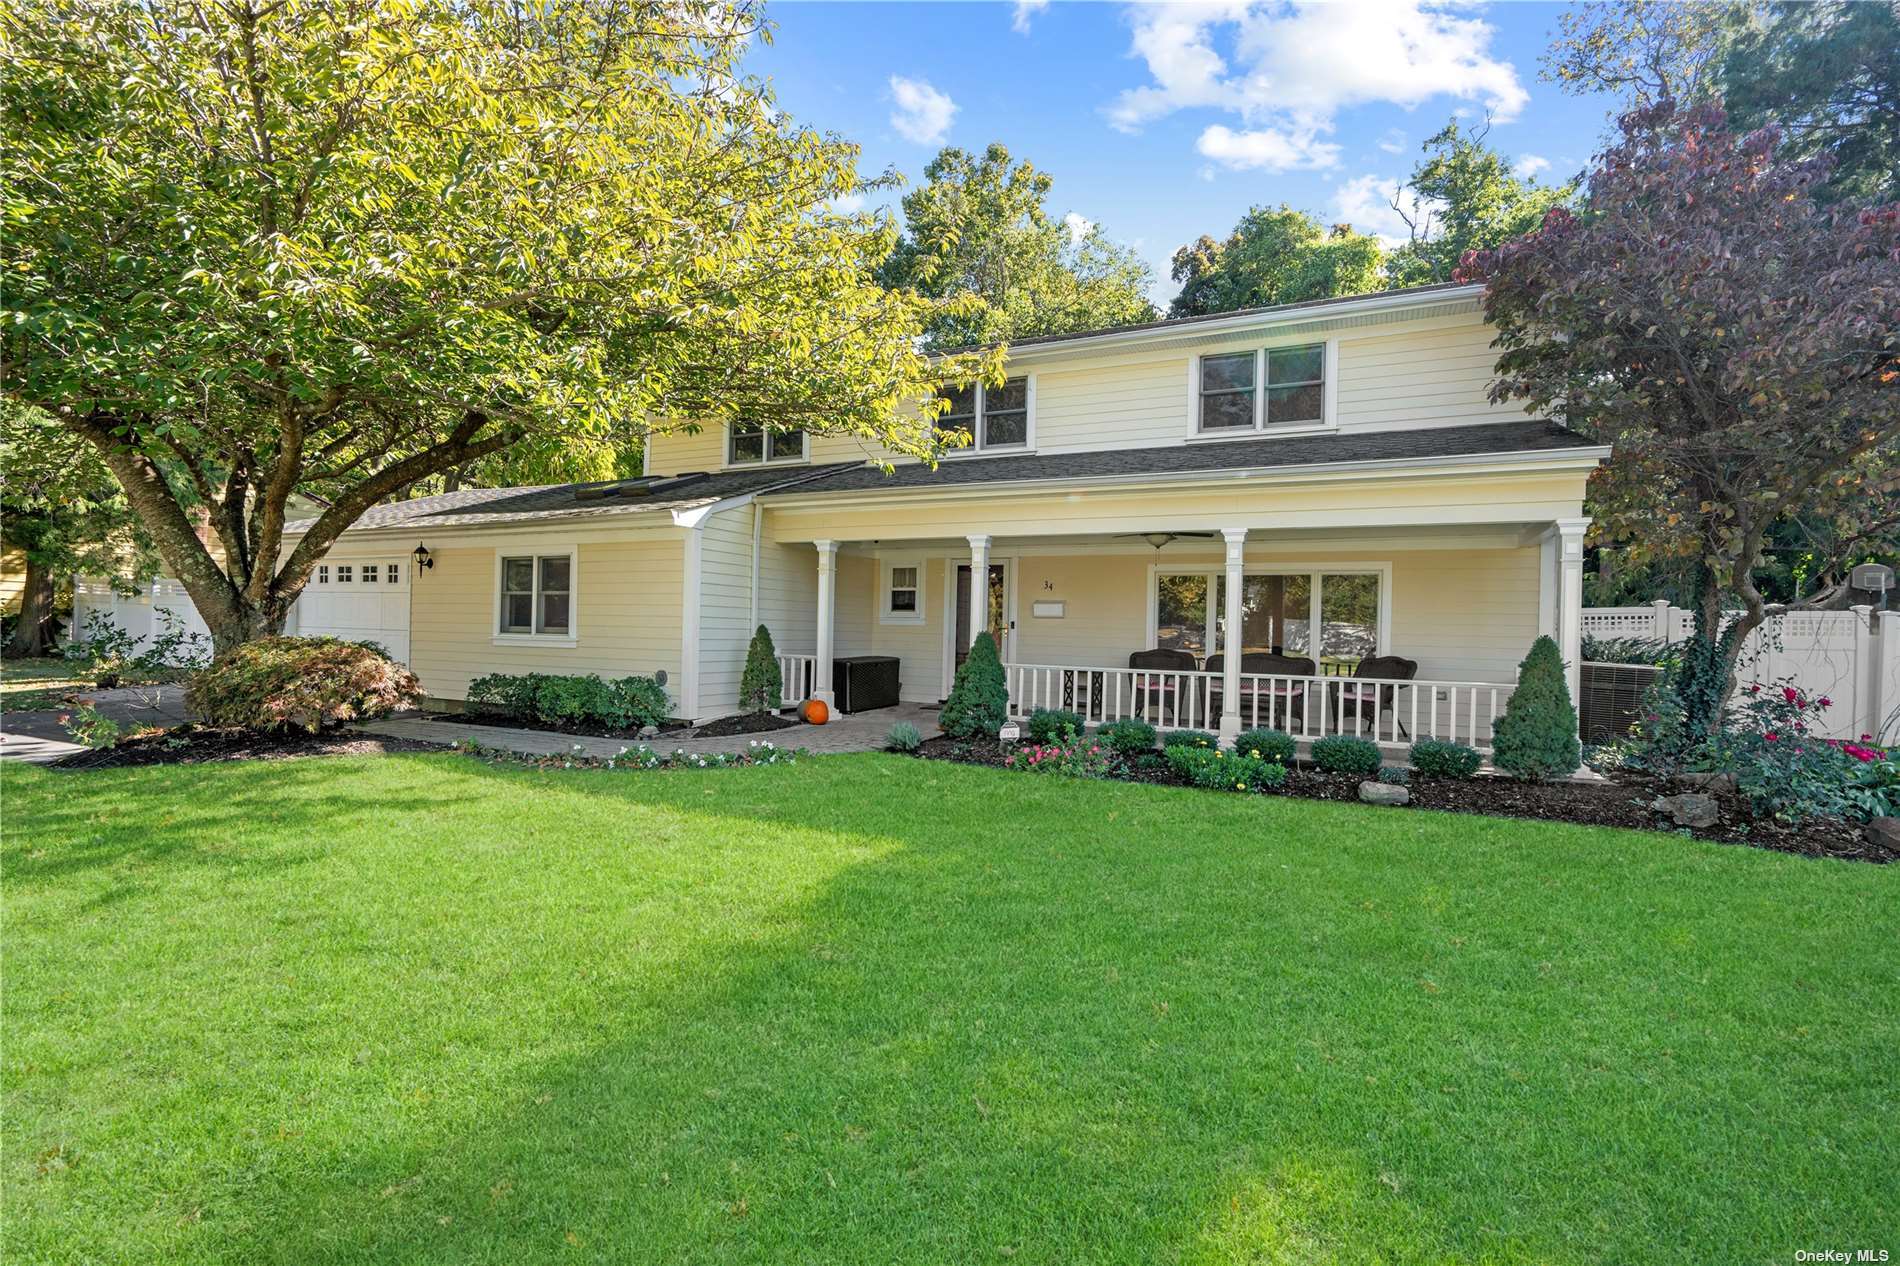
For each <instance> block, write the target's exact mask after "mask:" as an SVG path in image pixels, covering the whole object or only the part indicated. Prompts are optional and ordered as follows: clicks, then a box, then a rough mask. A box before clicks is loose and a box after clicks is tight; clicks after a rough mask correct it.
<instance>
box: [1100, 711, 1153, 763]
mask: <svg viewBox="0 0 1900 1266" xmlns="http://www.w3.org/2000/svg"><path fill="white" fill-rule="evenodd" d="M1095 737H1096V738H1098V739H1100V740H1101V741H1102V742H1104V743H1106V744H1107V745H1108V750H1109V751H1111V752H1113V753H1115V754H1116V755H1117V756H1128V757H1139V756H1141V755H1142V754H1143V753H1148V752H1153V751H1154V750H1155V727H1154V726H1152V725H1149V724H1148V723H1147V722H1146V721H1137V720H1136V719H1135V718H1133V717H1129V718H1128V719H1127V720H1124V721H1111V722H1109V723H1108V724H1107V725H1105V726H1103V727H1102V728H1101V729H1099V730H1097V731H1096V732H1095Z"/></svg>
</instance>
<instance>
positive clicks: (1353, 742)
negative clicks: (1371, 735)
mask: <svg viewBox="0 0 1900 1266" xmlns="http://www.w3.org/2000/svg"><path fill="white" fill-rule="evenodd" d="M1384 760H1385V757H1384V756H1383V755H1381V754H1380V752H1379V745H1378V744H1377V743H1374V742H1373V741H1372V740H1371V739H1362V738H1355V737H1354V736H1352V735H1350V734H1328V735H1327V736H1326V737H1325V738H1322V739H1315V740H1314V741H1313V763H1314V764H1315V765H1317V766H1319V767H1320V768H1321V769H1323V770H1325V771H1326V772H1327V773H1329V774H1358V775H1360V776H1361V777H1365V778H1370V777H1372V776H1374V775H1375V774H1377V773H1378V772H1379V766H1380V765H1381V764H1383V763H1384Z"/></svg>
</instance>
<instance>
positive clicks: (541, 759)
mask: <svg viewBox="0 0 1900 1266" xmlns="http://www.w3.org/2000/svg"><path fill="white" fill-rule="evenodd" d="M454 750H456V751H459V752H464V753H466V754H467V755H470V756H475V757H479V758H481V759H482V760H485V761H487V762H489V763H490V764H494V765H526V766H529V767H531V768H534V769H741V768H745V767H748V766H752V765H792V764H796V763H797V762H798V758H799V757H801V756H803V755H805V749H804V748H802V747H790V748H788V747H779V746H777V745H776V744H774V743H771V742H770V741H767V740H763V739H754V740H753V741H752V742H750V743H748V744H747V745H746V746H745V747H744V748H742V749H740V750H738V751H732V752H687V751H683V750H681V749H678V748H675V749H674V750H673V751H670V752H661V751H656V750H655V749H653V748H651V747H648V746H647V745H646V744H644V743H641V744H638V745H637V746H634V747H623V748H621V749H620V750H619V751H618V752H616V753H614V754H613V755H612V756H594V755H591V754H589V753H588V751H587V750H586V749H585V748H583V747H582V746H580V745H579V744H578V743H577V744H575V746H574V749H573V750H572V751H568V752H559V753H554V754H550V755H545V756H531V755H528V754H526V753H522V752H511V751H507V750H504V749H500V748H493V747H484V746H482V745H481V744H480V743H477V742H474V741H472V740H471V741H469V742H464V743H457V744H454Z"/></svg>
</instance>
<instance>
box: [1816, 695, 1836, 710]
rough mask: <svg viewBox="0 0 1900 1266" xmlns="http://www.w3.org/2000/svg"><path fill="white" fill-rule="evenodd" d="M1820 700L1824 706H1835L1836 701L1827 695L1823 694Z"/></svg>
mask: <svg viewBox="0 0 1900 1266" xmlns="http://www.w3.org/2000/svg"><path fill="white" fill-rule="evenodd" d="M1818 702H1819V703H1820V705H1821V706H1822V707H1823V708H1831V707H1833V706H1834V701H1833V700H1832V699H1830V698H1828V697H1827V696H1826V695H1822V696H1821V698H1820V699H1819V700H1818Z"/></svg>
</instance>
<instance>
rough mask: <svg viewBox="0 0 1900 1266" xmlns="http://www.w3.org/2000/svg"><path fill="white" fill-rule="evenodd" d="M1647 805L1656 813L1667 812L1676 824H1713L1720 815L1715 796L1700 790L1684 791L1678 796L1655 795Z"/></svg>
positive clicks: (1718, 819)
mask: <svg viewBox="0 0 1900 1266" xmlns="http://www.w3.org/2000/svg"><path fill="white" fill-rule="evenodd" d="M1649 807H1650V808H1652V809H1654V810H1655V811H1656V812H1657V813H1666V814H1668V815H1669V818H1670V820H1671V821H1673V822H1674V823H1675V824H1676V825H1677V826H1714V825H1715V824H1716V823H1717V822H1718V821H1720V820H1721V817H1722V811H1721V809H1719V808H1718V807H1717V806H1716V803H1715V797H1714V796H1710V795H1704V794H1703V793H1702V792H1700V791H1686V792H1684V793H1683V794H1681V795H1679V796H1657V797H1656V799H1655V800H1654V801H1653V802H1652V803H1651V804H1650V806H1649Z"/></svg>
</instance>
